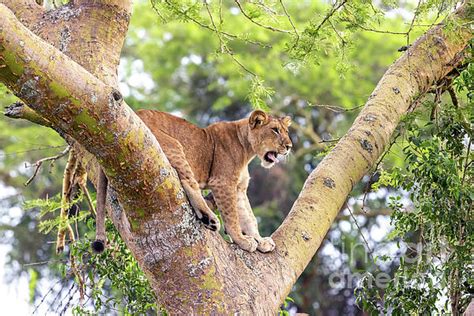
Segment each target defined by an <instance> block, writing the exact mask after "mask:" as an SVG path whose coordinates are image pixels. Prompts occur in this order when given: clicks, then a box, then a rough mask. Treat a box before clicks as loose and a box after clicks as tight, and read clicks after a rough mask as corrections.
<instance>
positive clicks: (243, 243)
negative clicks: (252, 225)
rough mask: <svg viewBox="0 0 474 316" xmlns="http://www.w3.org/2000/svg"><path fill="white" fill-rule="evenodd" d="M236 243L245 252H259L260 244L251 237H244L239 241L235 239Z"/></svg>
mask: <svg viewBox="0 0 474 316" xmlns="http://www.w3.org/2000/svg"><path fill="white" fill-rule="evenodd" d="M234 242H235V243H236V244H237V245H238V246H239V247H240V248H242V249H243V250H245V251H248V252H254V251H255V250H257V247H258V242H257V241H256V240H255V239H254V238H253V237H250V236H242V237H240V238H239V239H238V240H236V239H234Z"/></svg>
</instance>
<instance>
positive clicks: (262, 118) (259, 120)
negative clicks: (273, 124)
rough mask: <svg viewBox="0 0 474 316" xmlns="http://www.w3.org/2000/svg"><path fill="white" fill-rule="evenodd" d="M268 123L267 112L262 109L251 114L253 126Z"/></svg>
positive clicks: (250, 123) (250, 121) (250, 122)
mask: <svg viewBox="0 0 474 316" xmlns="http://www.w3.org/2000/svg"><path fill="white" fill-rule="evenodd" d="M267 123H268V115H267V113H265V112H263V111H261V110H255V111H253V112H252V114H250V118H249V125H250V127H251V128H255V127H258V126H262V125H265V124H267Z"/></svg>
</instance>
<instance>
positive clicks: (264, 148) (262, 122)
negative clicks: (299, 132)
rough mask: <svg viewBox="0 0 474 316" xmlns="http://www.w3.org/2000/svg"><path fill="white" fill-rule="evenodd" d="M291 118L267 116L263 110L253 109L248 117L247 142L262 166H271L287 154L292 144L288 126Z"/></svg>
mask: <svg viewBox="0 0 474 316" xmlns="http://www.w3.org/2000/svg"><path fill="white" fill-rule="evenodd" d="M290 124H291V118H290V117H289V116H285V117H274V116H269V115H267V114H266V113H265V112H263V111H259V110H257V111H254V112H252V114H251V115H250V118H249V126H250V132H249V142H250V144H251V146H252V149H253V150H254V152H255V153H256V154H257V156H258V158H260V160H261V161H262V167H264V168H271V167H273V165H274V164H275V163H277V162H278V161H279V158H283V157H285V156H286V155H288V154H289V153H290V151H291V147H292V146H293V145H292V143H291V139H290V136H289V135H288V127H289V126H290Z"/></svg>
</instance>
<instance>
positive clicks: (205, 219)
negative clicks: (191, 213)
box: [200, 213, 221, 231]
mask: <svg viewBox="0 0 474 316" xmlns="http://www.w3.org/2000/svg"><path fill="white" fill-rule="evenodd" d="M200 220H201V221H202V223H203V224H204V226H205V227H206V228H207V229H210V230H213V231H219V230H220V229H221V223H220V222H219V219H218V218H217V216H216V215H215V214H214V213H210V214H209V215H208V214H205V213H203V214H202V217H201V218H200Z"/></svg>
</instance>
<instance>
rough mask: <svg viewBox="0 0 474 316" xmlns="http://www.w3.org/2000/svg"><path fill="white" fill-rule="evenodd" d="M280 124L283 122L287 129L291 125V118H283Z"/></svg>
mask: <svg viewBox="0 0 474 316" xmlns="http://www.w3.org/2000/svg"><path fill="white" fill-rule="evenodd" d="M282 122H283V124H285V126H286V127H289V126H290V125H291V117H289V116H285V117H284V118H283V119H282Z"/></svg>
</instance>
